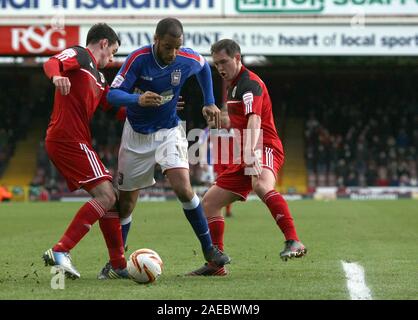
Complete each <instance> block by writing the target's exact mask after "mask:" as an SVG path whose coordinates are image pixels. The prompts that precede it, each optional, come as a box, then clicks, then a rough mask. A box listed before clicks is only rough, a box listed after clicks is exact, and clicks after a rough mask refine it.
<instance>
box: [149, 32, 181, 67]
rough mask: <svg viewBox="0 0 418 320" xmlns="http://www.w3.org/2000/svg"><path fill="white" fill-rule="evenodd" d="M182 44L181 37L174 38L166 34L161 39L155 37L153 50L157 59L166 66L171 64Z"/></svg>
mask: <svg viewBox="0 0 418 320" xmlns="http://www.w3.org/2000/svg"><path fill="white" fill-rule="evenodd" d="M182 44H183V36H181V37H179V38H176V37H173V36H170V35H169V34H166V35H164V36H163V37H162V38H158V37H156V38H155V48H156V53H157V56H158V59H160V60H161V61H162V62H164V63H165V64H167V65H168V64H171V63H173V62H174V60H175V59H176V56H177V53H178V52H179V50H180V47H181V45H182Z"/></svg>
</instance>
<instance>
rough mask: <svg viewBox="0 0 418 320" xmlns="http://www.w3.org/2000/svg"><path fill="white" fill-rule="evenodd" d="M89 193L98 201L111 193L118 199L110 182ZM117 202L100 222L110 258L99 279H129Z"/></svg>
mask: <svg viewBox="0 0 418 320" xmlns="http://www.w3.org/2000/svg"><path fill="white" fill-rule="evenodd" d="M89 193H90V194H91V195H92V196H93V198H96V199H100V198H101V197H108V196H110V193H113V194H114V195H116V198H118V197H117V195H118V194H117V190H115V189H114V187H113V185H112V184H111V183H110V182H109V181H106V182H105V183H101V184H99V185H97V186H95V187H94V188H92V189H91V190H89ZM117 201H118V200H116V202H115V204H114V205H113V207H112V208H111V209H109V210H108V211H107V212H106V214H105V215H104V216H103V217H102V218H100V220H99V226H100V230H101V231H102V234H103V237H104V239H105V242H106V246H107V250H108V253H109V258H110V260H109V263H108V265H107V268H106V270H102V272H101V273H100V274H99V276H98V278H99V279H107V278H116V279H120V278H122V279H127V278H128V277H129V276H128V272H127V270H126V259H125V255H124V252H125V251H124V244H123V238H122V233H121V225H120V217H119V205H118V203H117ZM104 274H106V277H104V276H103V275H104Z"/></svg>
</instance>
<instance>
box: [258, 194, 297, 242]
mask: <svg viewBox="0 0 418 320" xmlns="http://www.w3.org/2000/svg"><path fill="white" fill-rule="evenodd" d="M263 201H264V203H265V204H266V205H267V207H268V208H269V210H270V212H271V215H272V216H273V219H274V220H275V221H276V223H277V225H278V226H279V228H280V230H282V232H283V234H284V236H285V238H286V240H297V241H299V238H298V236H297V234H296V229H295V225H294V223H293V218H292V215H291V214H290V210H289V207H288V206H287V203H286V200H285V199H284V198H283V197H282V195H281V194H280V193H278V192H277V191H275V190H271V191H269V192H267V193H266V194H265V195H264V197H263Z"/></svg>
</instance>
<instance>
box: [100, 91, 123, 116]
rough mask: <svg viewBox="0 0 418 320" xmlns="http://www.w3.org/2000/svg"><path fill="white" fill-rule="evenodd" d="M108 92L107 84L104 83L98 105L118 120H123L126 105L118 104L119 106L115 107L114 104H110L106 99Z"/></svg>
mask: <svg viewBox="0 0 418 320" xmlns="http://www.w3.org/2000/svg"><path fill="white" fill-rule="evenodd" d="M108 93H109V86H108V85H106V88H105V91H104V92H103V94H102V97H101V99H100V106H101V107H102V109H103V110H104V111H106V112H110V113H111V114H112V115H114V117H115V118H116V119H118V120H119V121H121V122H122V121H124V120H125V118H126V107H123V106H120V107H116V106H112V105H111V104H110V103H109V102H108V101H107V94H108Z"/></svg>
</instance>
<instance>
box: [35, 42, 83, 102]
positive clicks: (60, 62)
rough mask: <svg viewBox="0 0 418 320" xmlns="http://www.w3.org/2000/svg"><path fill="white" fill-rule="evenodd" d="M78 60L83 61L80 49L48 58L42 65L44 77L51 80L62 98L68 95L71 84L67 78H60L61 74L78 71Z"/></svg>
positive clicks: (69, 50) (67, 50) (65, 51)
mask: <svg viewBox="0 0 418 320" xmlns="http://www.w3.org/2000/svg"><path fill="white" fill-rule="evenodd" d="M79 59H83V54H82V52H80V49H77V48H69V49H66V50H64V51H62V52H60V53H58V54H56V55H55V56H53V57H51V58H49V59H48V61H47V62H45V63H44V66H43V67H44V72H45V75H46V76H47V77H48V79H50V80H52V83H53V84H54V85H55V87H56V88H57V89H58V90H59V92H60V93H61V94H62V95H64V96H65V95H67V94H69V93H70V90H71V82H70V80H69V79H68V77H64V76H62V73H63V72H65V71H68V70H75V69H79V68H80V62H79Z"/></svg>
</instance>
